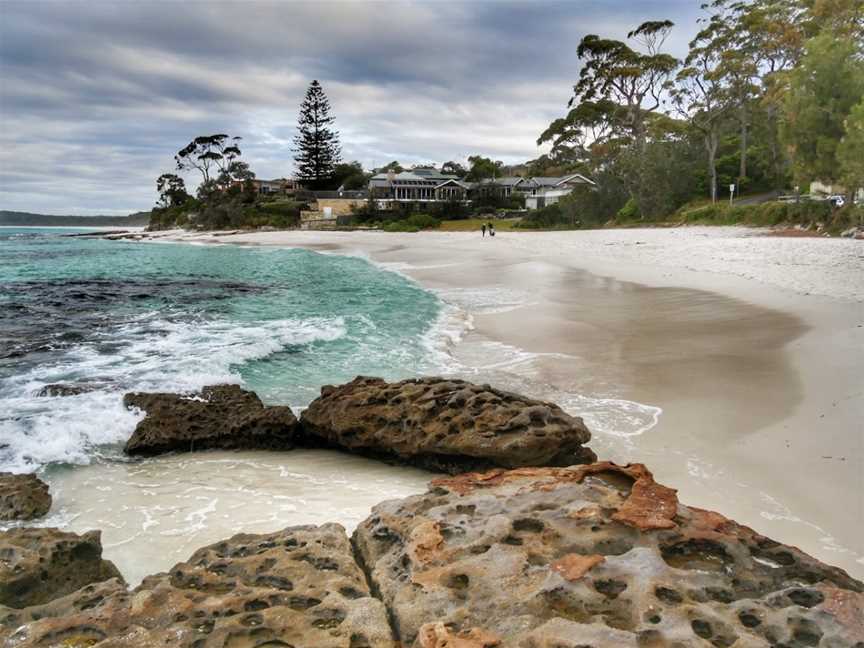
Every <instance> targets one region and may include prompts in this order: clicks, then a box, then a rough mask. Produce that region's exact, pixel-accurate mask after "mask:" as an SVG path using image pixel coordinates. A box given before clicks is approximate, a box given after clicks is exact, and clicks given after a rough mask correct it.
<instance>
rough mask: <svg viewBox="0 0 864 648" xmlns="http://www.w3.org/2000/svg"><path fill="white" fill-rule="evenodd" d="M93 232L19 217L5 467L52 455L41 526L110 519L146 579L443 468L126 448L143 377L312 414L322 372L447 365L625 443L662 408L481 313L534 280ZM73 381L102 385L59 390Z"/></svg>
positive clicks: (28, 468)
mask: <svg viewBox="0 0 864 648" xmlns="http://www.w3.org/2000/svg"><path fill="white" fill-rule="evenodd" d="M79 231H80V230H79ZM75 232H76V230H66V229H58V228H43V229H39V228H0V471H12V472H37V473H38V474H39V476H40V477H41V478H42V479H44V480H45V481H46V482H48V484H49V486H50V489H51V494H52V496H53V498H54V503H53V506H52V508H51V512H50V513H49V515H48V516H46V517H45V518H43V519H41V520H37V521H34V522H30V523H27V524H36V525H46V526H54V527H59V528H62V529H65V530H69V531H74V532H77V533H81V532H84V531H87V530H90V529H100V530H101V531H102V542H103V547H104V555H105V557H107V558H109V559H110V560H112V561H114V562H115V563H116V564H117V566H118V567H119V568H120V570H121V572H122V573H123V574H124V576H125V577H126V579H127V580H128V581H129V582H130V583H131V584H133V585H134V584H136V583H137V582H139V581H140V580H141V579H142V578H143V577H144V576H145V575H147V574H150V573H153V572H155V571H159V570H167V569H170V568H171V566H172V565H174V564H175V563H176V562H179V561H182V560H186V559H187V558H188V556H189V555H190V554H191V553H192V552H193V551H194V550H195V549H197V548H198V547H201V546H204V545H206V544H208V543H212V542H217V541H219V540H221V539H224V538H227V537H229V536H231V535H233V534H234V533H237V532H240V531H242V532H245V533H264V532H271V531H275V530H278V529H280V528H283V527H285V526H290V525H295V524H322V523H325V522H334V521H335V522H340V523H342V524H343V525H345V527H346V528H347V529H348V531H349V532H350V531H351V530H352V529H353V527H354V526H355V525H356V524H357V523H358V522H360V521H361V520H363V519H365V518H366V517H367V516H368V515H369V511H370V509H371V507H372V506H374V505H375V504H377V503H378V502H381V501H383V500H386V499H390V498H396V497H404V496H407V495H410V494H413V493H418V492H422V491H424V490H425V488H426V485H427V483H428V481H429V479H430V478H431V476H432V475H431V474H430V473H428V472H425V471H421V470H418V469H414V468H409V467H404V466H393V465H389V464H384V463H381V462H376V461H373V460H370V459H365V458H362V457H356V456H351V455H348V454H345V453H338V452H332V451H325V450H305V449H302V450H294V451H291V452H259V451H255V452H225V451H208V452H197V453H185V454H177V455H166V456H161V457H154V458H148V459H130V458H128V457H126V456H124V455H123V453H122V447H123V444H124V443H125V441H126V440H127V439H128V438H129V436H130V435H131V433H132V431H133V430H134V428H135V426H136V425H137V423H138V421H140V420H141V418H142V416H143V414H142V413H140V412H135V411H130V410H127V409H125V408H124V407H123V404H122V398H123V395H124V394H125V393H127V392H130V391H168V392H191V391H195V390H198V389H200V388H201V387H203V386H205V385H208V384H216V383H224V382H231V383H239V384H241V385H243V386H244V387H245V388H247V389H251V390H253V391H255V392H256V393H258V395H259V396H260V397H261V398H262V399H263V400H264V401H265V402H267V403H271V404H285V405H290V406H291V407H292V408H294V410H295V412H297V413H299V411H300V410H301V409H302V408H303V407H305V406H306V405H307V404H308V403H309V402H311V401H312V400H313V399H314V398H316V397H317V395H318V394H319V391H320V388H321V386H322V385H327V384H339V383H344V382H347V381H349V380H351V379H353V378H354V377H355V376H357V375H361V374H362V375H374V376H381V377H383V378H386V379H390V380H395V379H402V378H409V377H413V376H419V375H446V376H451V377H460V378H465V379H468V380H472V381H474V382H478V383H486V382H488V383H491V384H494V385H496V386H497V387H500V388H503V389H509V390H512V391H515V392H520V393H524V394H527V395H530V396H534V397H539V398H544V399H547V400H551V401H554V402H557V403H559V404H560V405H561V406H562V407H563V408H564V409H565V410H567V411H569V412H571V413H573V414H577V415H580V416H583V417H584V418H585V422H586V423H587V424H588V426H589V428H590V429H591V430H592V431H593V432H594V439H593V440H592V443H591V445H592V447H594V448H595V450H597V451H598V452H601V453H602V454H603V455H604V456H613V457H614V456H617V455H616V454H615V452H614V450H615V449H616V448H618V449H620V448H624V449H625V450H626V448H628V447H630V443H631V441H630V439H631V438H635V437H638V436H639V435H640V434H642V433H643V432H644V431H646V430H648V429H650V428H652V427H653V426H654V425H656V423H657V419H658V416H659V414H660V410H659V408H657V407H653V406H650V405H643V404H640V403H634V402H631V401H626V400H620V399H618V398H617V397H616V396H615V394H612V395H611V397H609V396H604V395H603V394H597V393H595V394H592V395H585V394H583V393H580V392H579V390H578V389H575V390H574V389H569V390H562V389H560V388H555V387H552V386H551V385H549V384H547V383H546V382H545V381H544V380H543V379H542V376H543V373H542V372H541V371H540V369H541V367H542V366H543V365H544V363H547V362H549V361H550V360H551V361H555V362H559V363H562V362H563V363H566V364H567V365H568V366H570V367H571V368H574V369H575V368H576V367H578V366H579V362H580V360H579V358H573V357H568V356H562V355H561V354H556V353H551V354H533V353H529V352H526V351H525V350H523V349H519V348H516V347H513V346H509V345H506V344H502V343H500V342H497V341H495V340H491V339H489V338H487V337H485V336H483V335H479V334H475V333H474V332H472V317H473V315H475V314H476V315H477V316H482V315H484V314H487V313H499V312H506V311H509V310H513V309H517V308H520V307H522V306H524V305H526V304H530V303H531V300H532V299H533V297H532V296H531V295H529V294H523V293H519V292H517V291H509V290H501V289H496V288H493V287H489V288H486V289H477V290H475V289H470V290H449V291H443V292H440V293H434V292H431V291H428V290H425V289H424V288H422V287H420V286H419V285H418V284H416V283H415V282H413V281H412V280H410V279H409V278H407V277H406V276H404V275H403V274H401V271H406V270H410V269H411V268H410V267H406V266H405V265H404V264H401V265H396V264H394V265H390V266H383V267H382V266H378V265H375V264H373V263H371V262H370V261H369V260H367V259H364V258H360V257H354V256H342V255H335V254H327V253H319V252H313V251H309V250H304V249H289V248H277V247H255V246H238V245H220V244H207V245H195V244H188V243H182V244H181V243H155V242H147V243H145V242H132V241H108V240H103V239H99V238H82V237H70V236H68V234H71V233H75ZM575 373H576V374H578V373H579V372H578V370H575ZM57 384H60V385H67V386H69V385H72V386H75V387H76V388H83V389H84V391H83V392H82V393H77V394H73V395H63V396H60V395H50V394H46V393H45V389H46V387H48V386H49V385H57ZM52 393H56V392H52ZM15 524H16V523H14V522H13V523H6V524H5V525H4V524H0V529H2V528H6V527H9V526H14V525H15Z"/></svg>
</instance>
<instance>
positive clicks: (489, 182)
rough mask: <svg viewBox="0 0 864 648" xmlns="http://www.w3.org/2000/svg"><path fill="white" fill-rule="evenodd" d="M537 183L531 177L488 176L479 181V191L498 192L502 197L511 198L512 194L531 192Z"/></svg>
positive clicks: (477, 189) (484, 192)
mask: <svg viewBox="0 0 864 648" xmlns="http://www.w3.org/2000/svg"><path fill="white" fill-rule="evenodd" d="M535 188H536V185H535V184H534V182H533V180H532V179H531V178H521V177H519V176H505V177H503V178H486V179H484V180H481V181H480V182H478V183H477V188H476V191H477V193H482V194H488V193H491V192H495V193H497V194H498V195H499V196H500V197H501V198H509V197H510V196H512V195H514V194H515V195H518V194H525V195H528V194H530V193H531V192H532V191H533V190H534V189H535Z"/></svg>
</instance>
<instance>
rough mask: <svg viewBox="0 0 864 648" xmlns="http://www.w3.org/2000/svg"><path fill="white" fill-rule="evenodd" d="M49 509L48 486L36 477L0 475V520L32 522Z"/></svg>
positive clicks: (10, 474) (49, 495)
mask: <svg viewBox="0 0 864 648" xmlns="http://www.w3.org/2000/svg"><path fill="white" fill-rule="evenodd" d="M50 509H51V494H50V493H49V492H48V484H46V483H45V482H43V481H42V480H41V479H39V478H38V477H37V476H36V475H13V474H12V473H0V520H32V519H33V518H37V517H41V516H43V515H45V514H46V513H47V512H48V511H49V510H50Z"/></svg>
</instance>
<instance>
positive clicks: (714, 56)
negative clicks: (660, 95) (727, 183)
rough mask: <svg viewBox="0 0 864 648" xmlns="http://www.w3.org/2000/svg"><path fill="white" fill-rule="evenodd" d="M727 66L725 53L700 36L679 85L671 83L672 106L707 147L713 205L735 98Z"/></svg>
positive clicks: (691, 51)
mask: <svg viewBox="0 0 864 648" xmlns="http://www.w3.org/2000/svg"><path fill="white" fill-rule="evenodd" d="M723 63H724V57H723V53H722V50H719V49H718V48H716V47H714V46H713V44H712V43H711V42H710V41H706V40H705V39H702V38H699V37H698V36H697V38H696V39H694V40H693V41H692V42H691V43H690V51H689V52H688V54H687V58H685V59H684V66H683V67H682V68H681V69H680V70H679V71H678V74H677V76H676V77H675V82H674V83H670V84H669V94H670V97H671V98H672V105H673V106H674V107H675V110H676V111H677V112H678V113H679V114H680V115H681V116H682V117H683V118H684V119H686V120H687V121H688V123H689V124H690V126H691V127H692V128H694V129H695V130H697V131H698V132H699V134H700V136H701V138H702V142H703V144H704V146H705V153H706V155H707V163H708V182H709V193H710V197H711V200H712V202H716V201H717V148H718V147H719V145H720V134H721V129H722V128H723V125H724V121H725V120H726V119H727V118H728V113H729V112H730V109H731V107H732V105H733V100H732V98H733V96H734V95H735V92H734V91H733V90H730V86H729V85H728V84H727V76H726V70H725V69H724V67H723Z"/></svg>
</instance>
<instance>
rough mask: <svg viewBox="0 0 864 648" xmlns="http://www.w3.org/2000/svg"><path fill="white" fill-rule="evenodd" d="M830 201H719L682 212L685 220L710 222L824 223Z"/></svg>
mask: <svg viewBox="0 0 864 648" xmlns="http://www.w3.org/2000/svg"><path fill="white" fill-rule="evenodd" d="M831 210H832V208H831V204H830V203H828V202H827V201H816V200H802V201H800V202H797V203H796V202H764V203H760V204H758V205H729V204H728V203H724V202H718V203H715V204H713V205H705V206H704V207H699V208H698V209H691V210H690V211H688V212H685V213H684V214H683V216H684V220H685V221H686V222H688V223H707V224H711V225H736V224H743V225H758V226H762V227H771V226H775V225H781V224H784V223H785V224H788V225H809V224H810V223H813V222H817V221H818V222H826V221H828V220H829V219H830V218H831Z"/></svg>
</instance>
